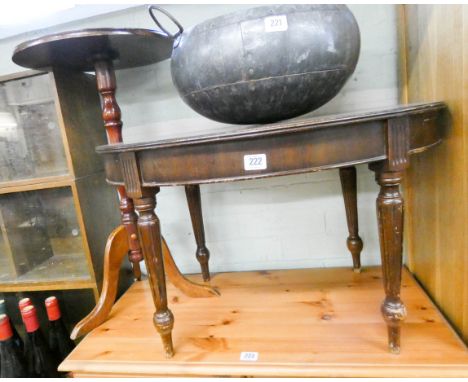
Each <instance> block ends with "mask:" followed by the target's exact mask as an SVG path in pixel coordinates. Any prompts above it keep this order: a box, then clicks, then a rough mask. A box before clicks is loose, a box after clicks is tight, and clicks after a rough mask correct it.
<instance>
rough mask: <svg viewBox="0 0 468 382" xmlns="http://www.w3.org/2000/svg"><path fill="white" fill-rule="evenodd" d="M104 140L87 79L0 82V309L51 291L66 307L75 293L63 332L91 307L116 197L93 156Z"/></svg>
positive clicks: (69, 75) (115, 221)
mask: <svg viewBox="0 0 468 382" xmlns="http://www.w3.org/2000/svg"><path fill="white" fill-rule="evenodd" d="M105 142H106V137H105V130H104V128H103V125H102V118H101V110H100V101H99V97H98V94H97V90H96V81H95V78H94V76H92V75H88V74H83V73H75V72H65V71H60V70H57V71H55V72H54V73H50V74H48V73H39V72H33V71H29V72H25V73H22V74H18V75H15V76H9V77H0V298H1V297H3V298H6V300H7V305H15V304H16V300H17V299H18V298H19V297H21V296H20V295H18V293H20V294H22V295H27V296H30V295H33V296H36V295H37V296H43V295H44V296H45V295H47V294H52V292H48V291H52V290H55V291H59V290H70V292H67V293H65V294H63V296H64V299H65V300H67V301H74V302H73V304H76V299H75V298H71V297H70V296H72V295H73V293H72V291H73V290H75V291H76V290H82V291H81V292H79V295H80V296H81V297H80V299H79V300H80V305H81V309H78V310H77V309H76V306H74V307H70V309H68V310H69V311H71V312H74V313H73V314H72V317H68V319H69V322H70V324H73V323H75V322H76V321H78V320H79V319H81V318H82V316H83V315H84V314H86V313H88V312H89V311H90V310H91V308H92V307H93V306H94V304H95V302H96V300H97V297H98V295H99V288H100V283H101V280H100V277H101V275H102V256H103V254H104V247H105V243H106V239H107V236H108V235H109V233H110V232H111V231H112V229H113V228H115V227H116V226H117V225H119V224H120V221H119V216H118V208H117V207H118V198H117V194H116V193H115V190H114V189H113V188H112V187H109V186H108V185H106V184H105V176H104V173H103V166H102V162H101V160H100V158H99V157H98V156H97V155H96V154H95V151H94V148H95V146H97V145H99V144H104V143H105ZM128 281H129V277H124V279H123V282H124V283H125V282H128ZM40 291H41V293H39V292H40ZM31 292H38V293H31ZM54 293H57V292H54ZM2 294H3V296H1V295H2ZM67 296H68V297H67ZM41 298H42V297H41ZM38 299H39V297H38ZM67 301H65V302H64V303H62V305H65V306H64V309H65V310H67V306H66V305H67ZM37 303H41V302H39V301H38V302H37ZM12 309H15V307H10V309H9V310H10V311H11V310H12Z"/></svg>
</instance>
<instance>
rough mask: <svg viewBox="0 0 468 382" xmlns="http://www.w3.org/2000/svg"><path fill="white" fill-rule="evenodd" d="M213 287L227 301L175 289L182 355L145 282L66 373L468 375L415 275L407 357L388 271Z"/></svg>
mask: <svg viewBox="0 0 468 382" xmlns="http://www.w3.org/2000/svg"><path fill="white" fill-rule="evenodd" d="M190 277H191V278H192V280H196V281H199V280H201V277H199V276H196V275H194V276H190ZM211 284H212V285H214V286H216V287H218V289H219V291H220V292H221V296H219V297H212V298H190V297H187V296H185V295H183V294H182V293H181V292H180V291H179V290H177V289H176V288H175V287H174V286H173V285H172V284H170V283H169V284H168V299H169V304H170V308H171V310H172V311H173V313H174V316H175V317H176V319H175V328H176V330H174V331H173V339H174V348H175V355H174V357H173V358H171V359H166V358H165V356H164V352H163V349H162V343H161V339H160V336H159V335H158V333H157V332H156V330H155V328H154V326H153V320H152V318H153V312H154V305H153V301H152V298H151V291H150V288H149V285H148V282H147V281H142V282H136V283H134V284H133V285H132V286H131V288H130V289H129V290H128V291H127V292H126V293H125V294H124V295H123V296H122V297H121V298H120V299H119V300H118V301H117V303H116V304H115V306H114V308H113V309H112V312H111V315H110V316H109V320H108V321H106V322H105V323H103V324H102V325H101V326H99V327H97V328H96V329H95V330H93V331H92V332H91V333H90V334H89V335H87V336H86V337H85V338H84V339H83V340H82V341H81V342H80V344H78V346H77V347H76V349H75V350H74V351H73V352H72V353H71V354H70V355H69V356H68V357H67V359H66V360H65V361H64V362H63V363H62V365H61V366H60V369H61V370H62V371H72V372H73V374H74V376H76V377H79V376H92V375H95V376H99V375H101V376H119V375H120V376H127V377H130V376H141V377H144V376H157V375H159V376H163V375H164V376H166V377H174V376H182V375H184V376H189V375H191V376H199V377H206V376H221V375H230V376H255V377H260V376H263V377H268V376H275V377H280V376H281V377H288V376H291V377H292V376H302V377H327V376H328V377H329V376H335V377H339V376H341V377H364V376H367V377H378V376H386V377H396V376H399V377H409V376H417V377H423V376H429V377H436V376H437V377H448V376H459V377H461V376H468V353H467V351H466V347H465V346H464V345H463V343H462V342H461V340H459V339H458V338H457V337H456V335H455V334H454V332H453V331H452V329H451V328H450V327H449V325H448V324H447V323H446V322H445V320H444V318H443V317H442V315H441V314H440V313H439V312H438V310H437V309H436V307H435V306H434V305H433V304H432V303H431V301H430V299H429V298H428V297H427V295H426V294H425V293H424V292H423V290H422V289H421V287H420V286H419V285H418V284H417V282H416V281H415V280H414V279H413V278H412V277H411V275H410V273H409V272H408V271H407V270H405V269H404V270H403V275H402V285H403V288H402V291H401V294H402V298H403V300H404V301H405V302H406V304H407V309H408V317H407V319H406V320H405V322H404V323H403V329H402V331H403V334H404V335H403V337H402V351H401V354H400V355H397V356H396V355H394V354H390V353H389V352H388V351H387V336H386V327H385V323H384V322H383V320H382V317H381V313H380V309H379V305H380V303H381V301H382V272H381V269H380V267H373V268H364V269H363V272H362V273H360V274H357V273H354V272H353V271H352V270H351V269H349V268H328V269H326V268H322V269H296V270H279V271H261V272H228V273H218V274H214V275H213V278H212V281H211ZM242 351H250V352H257V353H258V360H257V361H256V362H245V361H241V360H240V359H239V357H240V353H241V352H242Z"/></svg>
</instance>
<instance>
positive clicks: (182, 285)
mask: <svg viewBox="0 0 468 382" xmlns="http://www.w3.org/2000/svg"><path fill="white" fill-rule="evenodd" d="M162 250H163V257H164V270H165V272H166V275H167V278H168V280H170V282H171V283H172V285H174V286H175V287H176V288H177V289H178V290H180V291H181V292H182V293H183V294H184V295H185V296H188V297H194V298H197V297H215V296H220V295H221V294H220V292H219V290H218V288H217V287H215V286H211V285H206V284H199V283H195V282H193V281H191V280H190V279H189V278H187V277H185V276H184V275H183V274H182V273H181V272H180V270H179V268H178V267H177V265H176V263H175V261H174V258H173V257H172V255H171V251H170V250H169V247H168V245H167V243H166V240H164V237H162Z"/></svg>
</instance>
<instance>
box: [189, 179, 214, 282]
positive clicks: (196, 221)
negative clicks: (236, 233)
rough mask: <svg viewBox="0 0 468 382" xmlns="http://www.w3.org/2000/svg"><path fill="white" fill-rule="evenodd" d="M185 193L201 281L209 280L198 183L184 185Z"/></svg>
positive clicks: (207, 251)
mask: <svg viewBox="0 0 468 382" xmlns="http://www.w3.org/2000/svg"><path fill="white" fill-rule="evenodd" d="M185 195H186V196H187V203H188V206H189V211H190V219H191V220H192V227H193V233H194V235H195V241H196V243H197V251H196V253H195V255H196V257H197V260H198V262H199V263H200V267H201V271H202V276H203V281H210V270H209V267H208V261H209V260H210V251H209V250H208V248H206V244H205V228H204V227H203V215H202V205H201V196H200V186H199V185H198V184H197V185H188V186H185Z"/></svg>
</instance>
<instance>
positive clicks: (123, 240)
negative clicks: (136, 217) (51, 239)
mask: <svg viewBox="0 0 468 382" xmlns="http://www.w3.org/2000/svg"><path fill="white" fill-rule="evenodd" d="M128 249H129V248H128V240H127V233H126V230H125V227H124V226H119V227H117V228H116V229H114V231H112V233H111V234H110V236H109V239H108V240H107V245H106V250H105V252H104V275H103V284H102V290H101V295H100V297H99V301H98V303H97V304H96V306H95V307H94V309H93V310H92V312H91V313H90V314H88V315H87V316H86V317H85V318H84V319H82V320H81V321H80V322H78V323H77V324H76V325H75V327H74V328H73V331H72V332H71V335H70V338H71V339H73V340H75V339H77V338H78V337H81V336H83V335H85V334H87V333H89V332H90V331H91V330H93V329H94V328H96V327H97V326H99V325H101V324H102V323H103V322H104V321H105V320H106V319H107V316H108V315H109V313H110V311H111V309H112V306H113V304H114V301H115V298H116V296H117V286H118V281H119V271H120V266H121V264H122V260H123V259H124V257H125V255H126V254H127V253H128Z"/></svg>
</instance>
